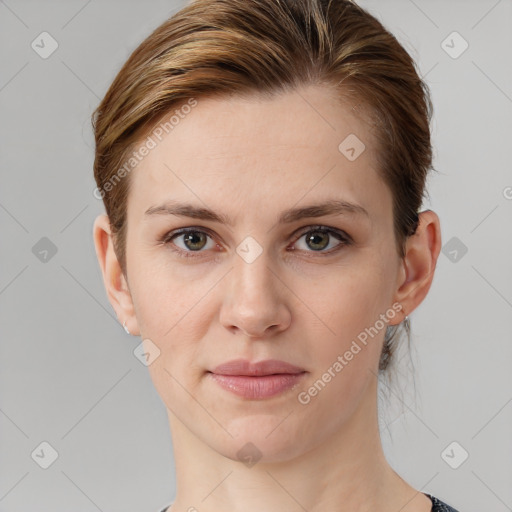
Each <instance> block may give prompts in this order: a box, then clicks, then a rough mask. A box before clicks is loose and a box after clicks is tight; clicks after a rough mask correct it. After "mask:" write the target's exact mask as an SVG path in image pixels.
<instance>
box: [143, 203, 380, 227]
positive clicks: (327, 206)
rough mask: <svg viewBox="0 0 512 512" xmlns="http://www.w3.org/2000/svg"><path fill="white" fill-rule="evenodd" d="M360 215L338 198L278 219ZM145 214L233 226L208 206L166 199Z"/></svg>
mask: <svg viewBox="0 0 512 512" xmlns="http://www.w3.org/2000/svg"><path fill="white" fill-rule="evenodd" d="M346 214H349V215H360V216H365V217H367V218H368V219H369V218H370V215H369V213H368V212H367V211H366V210H365V209H364V208H363V207H362V206H361V205H358V204H354V203H349V202H347V201H342V200H338V199H333V200H329V201H325V202H323V203H320V204H311V205H308V206H304V207H301V208H290V209H288V210H285V211H284V212H282V213H281V215H280V216H279V219H278V223H280V224H290V223H292V222H296V221H298V220H301V219H306V218H311V217H323V216H325V215H346ZM145 215H147V216H151V215H176V216H178V217H191V218H194V219H200V220H208V221H213V222H219V223H221V224H226V225H228V226H233V221H232V219H230V218H229V217H228V216H227V215H224V214H221V213H217V212H214V211H213V210H210V209H209V208H203V207H198V206H194V205H192V204H186V203H180V202H177V201H167V202H166V203H164V204H162V205H159V206H152V207H150V208H148V209H147V210H146V212H145Z"/></svg>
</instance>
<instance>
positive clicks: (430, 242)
mask: <svg viewBox="0 0 512 512" xmlns="http://www.w3.org/2000/svg"><path fill="white" fill-rule="evenodd" d="M440 250H441V227H440V223H439V217H438V216H437V214H436V213H434V212H433V211H431V210H425V211H424V212H421V213H420V214H419V224H418V227H417V229H416V233H414V235H411V236H410V237H409V238H408V239H407V241H406V249H405V256H404V258H403V259H402V262H401V268H400V270H399V272H398V281H397V290H396V292H395V301H396V302H398V303H400V304H401V305H402V307H403V310H402V311H403V312H404V316H405V315H410V314H411V313H412V312H413V311H414V310H415V309H416V308H417V307H418V305H419V304H420V303H421V302H422V301H423V299H424V298H425V296H426V295H427V293H428V291H429V289H430V285H431V284H432V280H433V278H434V270H435V268H436V263H437V258H438V256H439V252H440ZM402 320H403V318H401V319H400V320H398V321H399V322H400V321H402Z"/></svg>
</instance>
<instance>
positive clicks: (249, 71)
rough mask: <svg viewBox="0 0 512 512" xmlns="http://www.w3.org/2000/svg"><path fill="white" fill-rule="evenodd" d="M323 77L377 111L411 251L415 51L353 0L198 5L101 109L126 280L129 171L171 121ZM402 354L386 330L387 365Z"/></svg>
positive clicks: (143, 54) (100, 168)
mask: <svg viewBox="0 0 512 512" xmlns="http://www.w3.org/2000/svg"><path fill="white" fill-rule="evenodd" d="M315 84H318V85H328V86H330V87H331V88H333V90H335V91H336V92H337V94H339V96H340V98H342V97H344V98H351V100H354V99H356V101H357V102H358V103H359V105H358V106H357V109H359V111H361V112H362V113H363V112H365V113H367V114H369V116H370V118H371V120H372V124H373V126H374V127H375V130H374V131H375V136H376V140H377V143H378V146H379V147H378V151H377V152H376V153H377V155H378V157H377V158H378V162H377V163H378V168H379V172H380V173H381V176H382V178H383V180H384V182H385V183H386V184H387V185H388V186H389V188H390V190H391V192H392V196H393V218H394V232H395V237H396V242H397V251H398V254H399V256H400V257H403V256H404V244H405V241H406V239H407V237H408V236H410V235H411V234H413V233H414V232H415V230H416V227H417V224H418V211H419V208H420V207H421V204H422V201H423V197H424V194H425V180H426V175H427V172H428V171H429V169H430V168H431V164H432V149H431V142H430V126H429V123H430V119H431V112H432V105H431V101H430V96H429V91H428V88H427V87H426V85H425V84H424V82H423V81H422V80H421V78H420V77H419V75H418V73H417V71H416V68H415V64H414V61H413V60H412V58H411V57H410V55H409V54H408V53H407V51H406V50H405V49H404V48H403V47H402V46H401V45H400V43H399V42H398V41H397V40H396V38H395V37H394V36H393V35H392V34H391V33H389V32H388V31H387V30H386V29H385V28H384V27H383V25H382V24H381V23H380V22H379V21H378V20H377V19H376V18H374V17H373V16H372V15H370V14H369V13H368V12H367V11H365V10H364V9H362V8H361V7H359V6H358V5H356V4H355V3H354V2H352V1H349V0H195V1H193V2H191V3H189V4H187V5H186V6H185V7H184V8H182V9H181V10H180V11H179V12H177V13H176V14H174V15H173V16H172V17H171V18H169V19H168V20H167V21H165V22H164V23H163V24H162V25H160V26H159V27H158V28H157V29H156V30H155V31H154V32H153V33H152V34H150V35H149V37H147V38H146V39H145V40H144V41H143V42H142V44H140V46H139V47H138V48H137V49H136V50H135V51H134V52H133V53H132V54H131V56H130V57H129V58H128V60H127V61H126V63H125V64H124V66H123V67H122V69H121V70H120V71H119V73H118V74H117V76H116V77H115V79H114V81H113V83H112V85H111V86H110V88H109V90H108V91H107V93H106V95H105V97H104V99H103V100H102V101H101V103H100V104H99V106H98V107H97V109H96V110H95V112H94V114H93V118H92V119H93V128H94V132H95V140H96V154H95V160H94V177H95V180H96V184H97V186H98V190H99V191H101V197H102V199H103V201H104V205H105V209H106V213H107V215H108V217H109V220H110V226H111V229H112V234H113V238H114V248H115V251H116V255H117V257H118V260H119V262H120V265H121V268H122V271H123V273H124V275H125V276H126V230H127V226H126V209H127V198H128V193H129V187H130V182H131V180H130V179H129V176H127V177H124V176H125V174H126V169H125V172H124V173H120V172H119V170H120V168H121V166H122V165H123V164H124V163H125V162H126V161H127V160H129V158H130V155H131V153H132V151H133V150H134V148H135V147H137V146H138V145H139V144H140V142H141V140H142V139H143V138H145V137H146V136H147V134H148V133H149V131H150V130H151V129H152V127H154V126H155V124H156V123H157V122H158V121H159V120H161V119H162V116H164V115H165V114H168V113H169V112H170V111H171V110H172V109H175V108H176V107H177V106H179V105H180V104H183V103H184V102H186V101H187V100H190V98H194V97H200V96H203V97H204V96H206V95H208V96H211V95H220V96H222V95H223V94H236V95H243V94H246V93H261V94H265V95H268V97H270V96H271V95H272V94H277V93H279V92H283V91H287V90H293V89H294V88H296V87H298V86H301V85H315ZM361 109H362V110H361ZM340 142H341V141H340ZM121 174H122V177H123V179H120V177H121ZM405 327H406V329H407V330H408V328H409V326H408V323H407V322H406V325H405ZM390 330H391V329H390ZM394 331H396V329H394V330H393V332H394ZM392 338H394V336H393V337H392ZM393 351H394V345H393V340H392V339H390V338H389V337H388V335H386V342H385V344H384V348H383V352H382V356H381V361H380V366H379V369H380V370H384V369H386V368H387V366H388V363H389V361H390V359H391V356H392V354H393Z"/></svg>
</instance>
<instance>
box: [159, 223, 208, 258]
mask: <svg viewBox="0 0 512 512" xmlns="http://www.w3.org/2000/svg"><path fill="white" fill-rule="evenodd" d="M208 238H209V239H210V241H211V243H210V245H209V246H208ZM174 240H178V243H176V242H175V241H174ZM160 243H162V244H164V245H169V246H172V245H173V246H176V248H174V247H171V249H172V250H173V251H175V252H177V253H178V255H179V256H183V257H185V258H187V257H194V256H195V255H194V254H193V253H195V252H203V251H202V249H204V248H206V249H212V248H214V247H215V246H216V244H215V242H214V241H213V239H212V238H211V236H210V235H209V234H208V233H207V232H206V231H200V230H198V229H195V228H189V229H185V228H184V229H180V230H177V231H172V232H171V233H167V234H165V235H164V236H163V237H162V239H161V240H160Z"/></svg>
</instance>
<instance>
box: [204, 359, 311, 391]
mask: <svg viewBox="0 0 512 512" xmlns="http://www.w3.org/2000/svg"><path fill="white" fill-rule="evenodd" d="M306 373H307V372H306V370H304V369H303V368H299V367H298V366H295V365H292V364H290V363H287V362H285V361H279V360H277V359H268V360H266V361H259V362H255V363H251V362H250V361H248V360H246V359H235V360H233V361H228V362H227V363H223V364H221V365H219V366H217V367H215V369H214V370H213V371H212V372H209V373H208V375H209V376H210V378H212V379H213V380H214V381H215V382H216V383H217V384H218V385H219V386H221V387H222V388H223V389H225V390H227V391H230V392H232V393H234V394H235V395H237V396H240V397H243V398H247V399H252V400H257V399H264V398H270V397H272V396H275V395H278V394H280V393H283V392H284V391H286V390H289V389H291V388H293V387H295V386H296V385H297V384H298V383H299V382H300V380H301V379H302V378H303V377H304V375H305V374H306Z"/></svg>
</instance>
